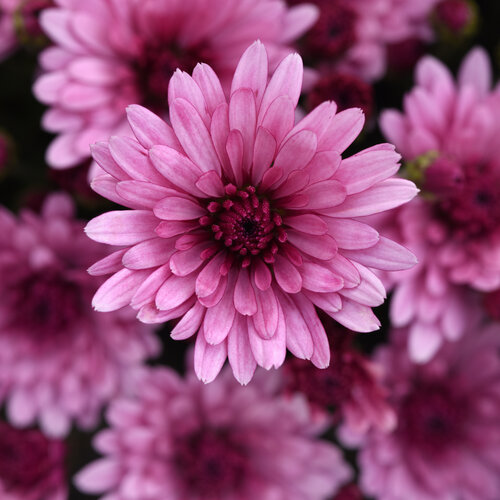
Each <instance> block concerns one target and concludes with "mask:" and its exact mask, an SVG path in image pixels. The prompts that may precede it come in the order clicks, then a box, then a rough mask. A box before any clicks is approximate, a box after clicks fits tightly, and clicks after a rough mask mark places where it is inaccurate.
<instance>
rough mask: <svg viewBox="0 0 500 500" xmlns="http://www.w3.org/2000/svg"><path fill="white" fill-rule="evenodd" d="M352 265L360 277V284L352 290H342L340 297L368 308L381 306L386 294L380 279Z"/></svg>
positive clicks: (357, 265)
mask: <svg viewBox="0 0 500 500" xmlns="http://www.w3.org/2000/svg"><path fill="white" fill-rule="evenodd" d="M354 264H355V266H356V269H357V270H358V271H359V275H360V276H361V283H360V284H359V285H358V286H357V287H354V288H344V290H342V293H341V294H342V296H343V297H346V298H348V299H350V300H352V301H354V302H358V303H359V304H363V305H365V306H369V307H377V306H379V305H381V304H383V303H384V300H385V298H386V293H385V288H384V285H383V284H382V282H381V281H380V279H379V278H377V276H375V274H373V273H372V272H371V271H369V270H368V269H367V268H366V267H364V266H361V265H360V264H356V263H354Z"/></svg>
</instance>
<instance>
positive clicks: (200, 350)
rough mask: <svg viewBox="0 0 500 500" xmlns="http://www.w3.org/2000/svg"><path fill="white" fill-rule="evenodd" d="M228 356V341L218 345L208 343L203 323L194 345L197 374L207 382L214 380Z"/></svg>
mask: <svg viewBox="0 0 500 500" xmlns="http://www.w3.org/2000/svg"><path fill="white" fill-rule="evenodd" d="M226 357H227V342H221V343H220V344H217V345H210V344H207V342H206V340H205V333H204V331H203V325H202V326H201V328H200V331H199V332H198V335H197V336H196V344H195V346H194V370H195V372H196V376H197V377H198V378H199V379H200V380H201V381H202V382H204V383H205V384H208V383H209V382H212V380H214V379H215V377H217V375H218V374H219V372H220V371H221V368H222V365H223V364H224V361H226Z"/></svg>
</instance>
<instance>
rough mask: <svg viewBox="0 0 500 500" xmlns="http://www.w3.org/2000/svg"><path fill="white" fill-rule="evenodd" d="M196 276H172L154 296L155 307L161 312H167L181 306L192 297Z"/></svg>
mask: <svg viewBox="0 0 500 500" xmlns="http://www.w3.org/2000/svg"><path fill="white" fill-rule="evenodd" d="M195 281H196V276H193V275H191V276H176V275H175V274H173V275H172V276H170V278H168V279H167V280H166V281H165V283H163V285H162V286H161V287H160V289H159V290H158V293H157V294H156V306H157V307H158V309H160V310H161V311H168V310H169V309H173V308H174V307H177V306H179V305H181V304H182V303H183V302H185V301H186V300H187V299H189V297H191V296H192V295H194V284H195Z"/></svg>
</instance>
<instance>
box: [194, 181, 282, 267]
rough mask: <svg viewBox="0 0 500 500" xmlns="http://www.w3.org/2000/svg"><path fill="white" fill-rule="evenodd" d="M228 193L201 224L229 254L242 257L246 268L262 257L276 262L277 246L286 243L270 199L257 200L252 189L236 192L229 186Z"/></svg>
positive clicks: (210, 204)
mask: <svg viewBox="0 0 500 500" xmlns="http://www.w3.org/2000/svg"><path fill="white" fill-rule="evenodd" d="M225 191H226V195H227V196H226V198H224V199H222V200H217V201H211V202H210V203H209V204H208V206H207V210H208V212H209V214H210V215H207V216H205V217H202V218H201V219H200V223H201V224H202V225H203V226H209V227H210V229H211V231H212V232H213V236H214V238H215V239H216V240H217V241H220V242H221V243H222V244H223V245H224V246H225V247H226V248H227V249H228V250H231V251H232V252H235V253H237V254H239V255H240V256H242V257H243V258H244V263H243V264H244V265H245V263H246V265H249V264H250V259H251V257H252V256H256V255H259V254H261V253H262V254H263V257H264V260H265V261H266V262H269V263H270V262H274V255H275V254H276V252H277V251H278V244H279V243H284V242H285V241H286V239H287V235H286V232H285V230H284V229H283V227H282V225H283V221H282V219H281V216H280V215H279V214H278V213H276V212H274V211H273V210H272V209H271V205H270V203H269V201H268V200H267V199H265V198H259V197H258V196H257V194H256V191H255V188H254V187H253V186H248V187H246V188H243V189H237V188H236V187H235V186H234V185H233V184H228V185H226V187H225Z"/></svg>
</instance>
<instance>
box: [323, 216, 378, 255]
mask: <svg viewBox="0 0 500 500" xmlns="http://www.w3.org/2000/svg"><path fill="white" fill-rule="evenodd" d="M324 221H325V222H326V225H327V227H328V234H330V236H333V238H334V239H335V241H336V242H337V245H338V247H339V248H343V249H346V250H359V249H363V248H370V247H373V246H374V245H375V244H377V243H378V241H379V239H380V237H379V234H378V232H377V231H375V229H373V228H372V227H371V226H369V225H368V224H365V223H363V222H359V221H357V220H353V219H334V218H332V217H325V218H324Z"/></svg>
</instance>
